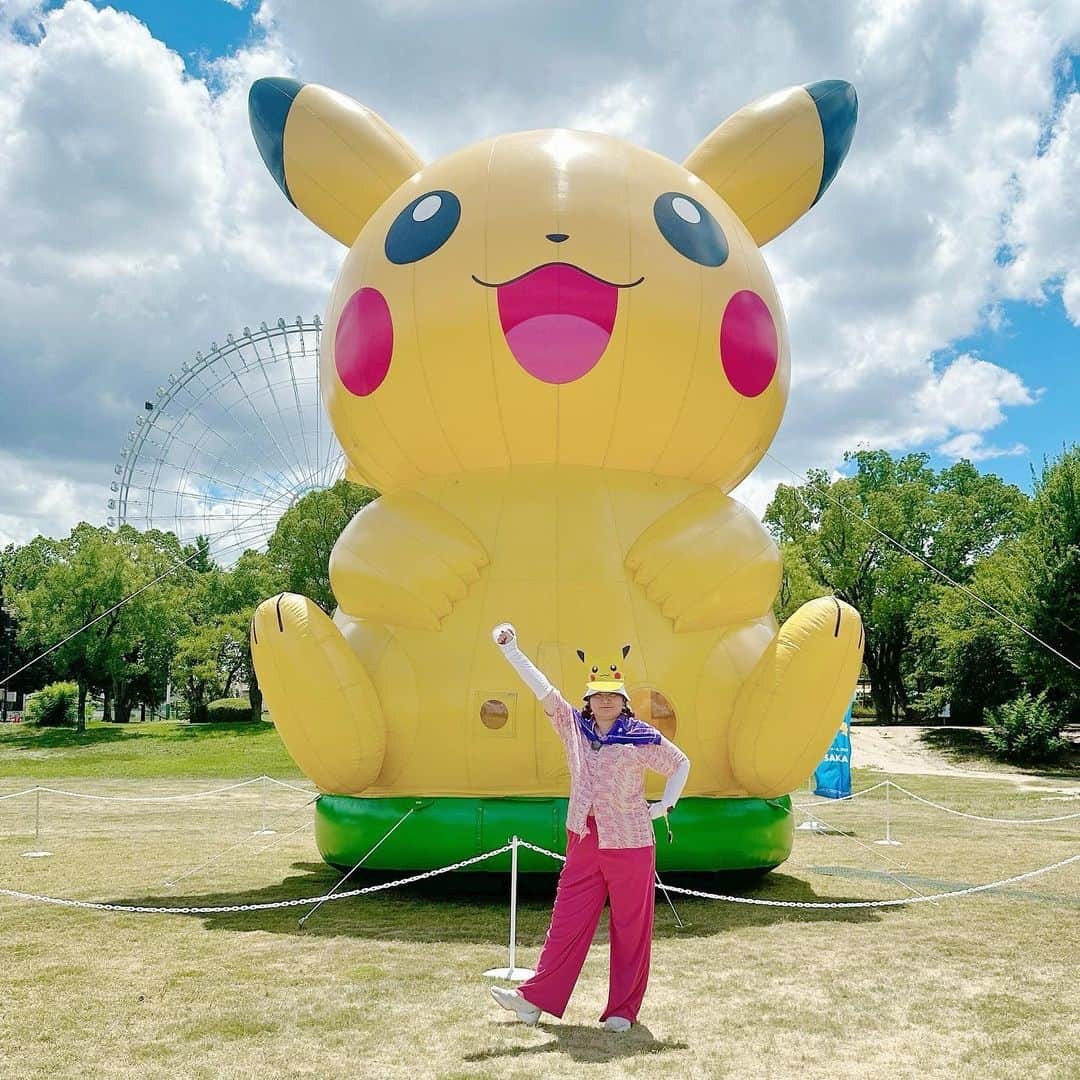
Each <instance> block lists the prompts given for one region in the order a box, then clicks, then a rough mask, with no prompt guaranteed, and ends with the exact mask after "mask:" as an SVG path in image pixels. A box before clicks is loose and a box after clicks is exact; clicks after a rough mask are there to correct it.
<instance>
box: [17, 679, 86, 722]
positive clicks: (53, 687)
mask: <svg viewBox="0 0 1080 1080" xmlns="http://www.w3.org/2000/svg"><path fill="white" fill-rule="evenodd" d="M78 709H79V685H78V683H73V682H55V683H50V684H49V685H48V686H46V687H45V688H44V689H43V690H39V691H38V692H37V693H36V694H34V696H33V697H32V698H30V699H29V700H28V701H27V703H26V710H25V716H26V722H27V723H28V724H37V725H38V726H39V727H65V726H70V727H74V726H75V721H76V720H77V719H78Z"/></svg>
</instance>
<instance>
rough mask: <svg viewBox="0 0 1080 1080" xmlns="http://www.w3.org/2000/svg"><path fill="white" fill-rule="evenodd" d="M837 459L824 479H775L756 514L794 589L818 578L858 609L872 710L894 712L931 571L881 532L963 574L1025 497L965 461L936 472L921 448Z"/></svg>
mask: <svg viewBox="0 0 1080 1080" xmlns="http://www.w3.org/2000/svg"><path fill="white" fill-rule="evenodd" d="M844 461H845V463H847V464H849V465H854V467H855V472H854V475H852V476H845V477H841V478H840V479H838V480H836V481H833V482H830V480H829V477H828V474H827V473H826V472H825V471H824V470H821V469H814V470H811V471H810V472H809V473H808V476H809V482H808V483H806V484H803V485H800V486H799V487H794V488H793V487H787V486H783V485H782V486H781V487H780V488H778V489H777V492H776V494H775V496H774V497H773V500H772V502H771V503H770V504H769V507H768V509H767V510H766V513H765V523H766V525H767V526H768V528H769V529H770V530H771V531H772V533H773V535H774V536H775V537H776V538H777V539H778V540H779V541H780V543H781V544H782V545H783V547H784V551H785V553H786V554H787V555H789V556H790V555H792V554H793V553H794V554H795V555H796V558H797V559H798V560H801V566H802V569H800V570H799V574H800V575H801V580H802V582H803V588H804V589H805V586H806V582H808V581H809V582H819V583H820V584H821V585H822V586H823V587H824V589H826V590H828V591H831V592H832V593H833V594H834V595H836V596H838V597H840V598H841V599H843V600H846V601H847V602H848V603H850V604H852V605H853V606H854V607H855V608H857V609H858V611H859V612H860V614H861V615H862V618H863V622H864V624H865V626H866V648H865V654H864V655H865V664H866V668H867V673H868V675H869V677H870V684H871V694H872V697H873V701H874V708H875V712H876V713H877V716H878V717H879V719H882V720H896V719H899V718H900V717H902V716H903V715H904V714H905V713H906V712H907V710H908V707H909V704H910V702H911V699H912V697H913V694H914V691H915V689H916V687H915V675H916V673H917V662H916V660H917V656H916V652H917V651H916V649H915V642H916V630H917V627H918V612H919V610H920V607H921V606H922V605H923V604H925V603H926V602H927V601H928V600H930V599H932V597H933V592H932V584H933V583H934V582H935V581H937V580H940V579H938V578H936V576H935V575H934V574H933V572H932V571H930V570H928V569H926V568H925V566H923V565H922V564H921V563H920V562H919V561H918V560H917V559H915V558H913V557H911V556H910V555H907V554H905V553H904V551H903V550H901V548H900V547H898V546H897V544H894V543H893V542H891V541H897V542H898V544H899V545H902V547H903V548H906V549H907V550H908V551H911V552H914V553H916V554H918V555H919V556H921V557H922V558H923V559H926V560H927V561H929V562H930V563H931V564H933V565H936V566H937V567H938V568H939V569H940V570H942V571H943V572H944V573H946V574H948V575H949V576H950V577H951V578H953V579H954V580H958V581H967V580H969V579H970V578H971V575H972V572H973V567H974V565H975V563H976V561H977V560H978V559H979V558H981V557H984V556H985V555H987V554H988V553H990V552H992V551H993V550H995V549H996V548H997V546H998V545H1000V544H1001V542H1002V541H1003V539H1005V538H1007V537H1010V536H1014V535H1016V534H1017V533H1018V532H1019V530H1020V528H1021V527H1022V525H1023V523H1024V520H1025V508H1026V498H1025V496H1024V494H1023V492H1021V491H1020V490H1019V488H1016V487H1014V486H1012V485H1008V484H1005V483H1004V482H1003V481H1002V480H1001V479H1000V478H999V477H996V476H991V475H983V474H980V473H979V472H978V471H977V470H976V469H975V467H974V466H973V465H972V464H971V463H970V462H967V461H961V462H958V463H957V464H956V465H954V466H952V467H951V468H948V469H944V470H942V471H941V472H939V473H935V471H934V470H933V469H932V468H930V467H929V465H928V461H929V458H928V456H927V455H926V454H908V455H905V456H904V457H899V458H897V457H893V456H892V455H890V454H889V453H888V452H886V451H884V450H861V451H858V452H855V453H849V454H845V455H844ZM792 549H794V552H793V550H792Z"/></svg>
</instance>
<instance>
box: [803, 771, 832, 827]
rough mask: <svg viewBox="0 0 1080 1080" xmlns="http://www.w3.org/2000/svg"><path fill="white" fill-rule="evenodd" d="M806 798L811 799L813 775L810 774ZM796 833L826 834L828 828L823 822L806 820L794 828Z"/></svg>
mask: <svg viewBox="0 0 1080 1080" xmlns="http://www.w3.org/2000/svg"><path fill="white" fill-rule="evenodd" d="M807 797H808V798H813V773H811V774H810V779H809V780H808V781H807ZM795 828H796V831H797V832H799V833H828V832H829V827H828V825H826V824H825V823H824V822H823V821H818V819H816V818H809V816H808V818H807V820H806V821H804V822H801V823H800V824H798V825H796V826H795Z"/></svg>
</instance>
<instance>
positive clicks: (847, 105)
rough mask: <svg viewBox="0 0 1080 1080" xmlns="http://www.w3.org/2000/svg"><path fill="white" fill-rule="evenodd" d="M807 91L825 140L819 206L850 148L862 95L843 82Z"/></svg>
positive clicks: (813, 86) (823, 83)
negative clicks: (815, 109)
mask: <svg viewBox="0 0 1080 1080" xmlns="http://www.w3.org/2000/svg"><path fill="white" fill-rule="evenodd" d="M805 89H806V92H807V93H808V94H809V95H810V97H811V98H812V99H813V101H814V106H815V107H816V108H817V111H818V119H819V120H820V121H821V134H822V139H823V140H824V154H823V161H822V167H821V183H820V184H819V186H818V192H817V195H816V196H815V197H814V202H815V203H816V202H817V201H818V199H820V198H821V196H822V195H824V194H825V189H826V188H827V187H828V186H829V185H830V184H831V183H832V182H833V178H834V177H835V176H836V174H837V172H838V170H839V169H840V166H841V165H842V164H843V163H844V158H845V157H847V152H848V150H849V149H850V148H851V140H852V138H853V137H854V135H855V124H856V123H857V121H858V118H859V95H858V94H857V93H856V92H855V87H854V86H852V85H851V83H849V82H845V81H844V80H843V79H824V80H823V81H821V82H816V83H809V84H807V86H806V88H805Z"/></svg>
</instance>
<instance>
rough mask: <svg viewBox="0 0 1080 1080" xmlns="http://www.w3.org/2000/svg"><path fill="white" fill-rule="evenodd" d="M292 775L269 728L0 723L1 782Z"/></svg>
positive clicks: (289, 763)
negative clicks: (19, 779) (75, 726)
mask: <svg viewBox="0 0 1080 1080" xmlns="http://www.w3.org/2000/svg"><path fill="white" fill-rule="evenodd" d="M263 773H266V774H268V775H271V776H279V777H282V778H283V779H284V778H287V777H299V776H300V775H301V773H300V771H299V770H298V769H297V767H296V766H295V765H294V764H293V760H292V758H291V757H289V755H288V753H287V752H286V750H285V747H284V745H283V744H282V742H281V739H280V738H279V737H278V733H277V731H276V730H275V728H274V725H273V724H270V723H265V722H264V723H259V724H251V723H235V724H234V723H227V724H178V723H173V722H169V721H157V722H154V723H146V724H103V723H101V722H100V721H91V722H90V724H88V725H87V729H86V731H84V732H82V733H81V734H80V733H79V732H76V731H75V730H74V729H73V728H38V727H36V726H35V725H33V724H3V725H0V779H3V778H5V777H22V778H24V779H25V778H26V777H28V776H29V777H33V778H34V779H35V780H43V779H49V778H52V779H55V778H57V777H73V776H86V777H101V778H103V779H112V778H114V777H125V778H126V779H139V778H146V779H150V778H155V777H175V776H182V777H186V778H200V777H203V778H206V779H221V778H224V779H229V780H235V779H237V778H246V777H249V776H260V775H262V774H263Z"/></svg>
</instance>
